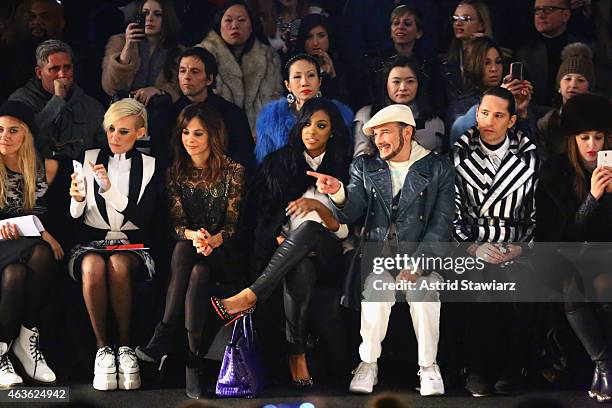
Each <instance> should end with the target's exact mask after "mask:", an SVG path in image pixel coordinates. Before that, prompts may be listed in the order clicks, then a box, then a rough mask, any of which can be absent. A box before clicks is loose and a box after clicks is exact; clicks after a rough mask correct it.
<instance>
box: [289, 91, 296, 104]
mask: <svg viewBox="0 0 612 408" xmlns="http://www.w3.org/2000/svg"><path fill="white" fill-rule="evenodd" d="M287 103H288V104H289V105H293V104H294V103H295V95H294V94H293V93H292V92H289V93H288V94H287Z"/></svg>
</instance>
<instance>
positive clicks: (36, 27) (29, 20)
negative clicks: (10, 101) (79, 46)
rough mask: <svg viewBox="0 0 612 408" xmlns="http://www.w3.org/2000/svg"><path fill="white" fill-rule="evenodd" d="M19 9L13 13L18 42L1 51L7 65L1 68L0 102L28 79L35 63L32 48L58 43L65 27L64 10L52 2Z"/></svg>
mask: <svg viewBox="0 0 612 408" xmlns="http://www.w3.org/2000/svg"><path fill="white" fill-rule="evenodd" d="M21 7H23V8H22V9H21V10H20V9H19V8H18V11H17V20H18V21H20V26H19V27H18V29H19V30H18V31H19V32H20V33H19V36H18V41H17V42H16V43H14V44H10V45H9V46H8V47H7V48H6V49H4V50H3V56H6V57H7V58H6V61H11V63H10V64H5V66H4V67H3V70H5V74H4V75H3V78H4V79H5V81H3V84H2V86H1V87H0V100H5V99H6V98H7V97H8V96H9V95H10V94H11V93H12V92H13V91H14V90H15V89H17V88H19V87H20V86H22V85H23V84H25V83H26V81H27V80H28V79H30V74H31V72H32V71H30V70H31V67H33V66H34V65H35V64H36V59H35V51H36V47H38V45H39V44H40V43H41V42H43V41H45V40H48V39H56V40H61V39H62V37H63V31H64V26H65V24H66V22H65V20H64V8H63V6H62V5H61V3H58V2H56V1H54V0H33V1H29V2H25V3H24V4H23V5H22V6H21ZM20 14H21V16H19V15H20Z"/></svg>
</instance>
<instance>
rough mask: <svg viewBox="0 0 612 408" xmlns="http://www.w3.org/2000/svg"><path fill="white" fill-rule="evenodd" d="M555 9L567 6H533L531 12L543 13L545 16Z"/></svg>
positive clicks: (564, 8)
mask: <svg viewBox="0 0 612 408" xmlns="http://www.w3.org/2000/svg"><path fill="white" fill-rule="evenodd" d="M557 10H567V7H557V6H544V7H534V9H533V14H536V15H537V14H540V13H543V14H544V15H545V16H547V15H549V14H551V13H552V12H555V11H557Z"/></svg>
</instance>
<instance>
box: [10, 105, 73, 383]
mask: <svg viewBox="0 0 612 408" xmlns="http://www.w3.org/2000/svg"><path fill="white" fill-rule="evenodd" d="M34 131H35V125H34V113H33V112H32V111H31V110H30V109H29V108H28V107H27V106H26V105H24V104H22V103H20V102H15V101H7V102H5V103H4V104H2V106H0V279H1V283H0V294H1V295H0V388H6V387H11V386H13V385H20V384H22V383H23V379H22V378H21V377H20V376H19V375H17V374H16V373H15V370H14V368H13V365H12V364H11V360H10V359H9V354H8V349H9V346H8V345H9V344H11V341H12V345H11V349H12V353H13V355H14V356H15V357H17V359H16V360H14V362H15V363H18V364H19V365H21V367H22V368H23V370H22V372H24V373H25V374H26V375H27V377H28V379H29V380H31V381H34V382H37V383H39V384H43V385H44V384H46V385H48V384H51V383H54V382H55V374H54V373H53V371H52V370H51V369H50V368H49V366H47V363H46V362H45V358H44V356H43V355H42V354H41V352H40V348H39V343H38V338H39V333H38V329H37V328H36V325H37V324H38V316H39V314H40V309H41V307H42V305H43V304H44V301H45V298H46V296H45V293H46V292H47V291H48V288H49V286H50V284H51V281H52V279H53V273H54V269H53V268H54V265H55V259H61V258H62V257H63V256H64V253H63V251H62V247H61V246H60V245H59V244H58V243H57V241H56V240H55V239H54V238H53V237H52V236H51V234H49V233H48V232H47V231H45V230H44V225H45V222H44V221H45V219H44V217H43V215H44V213H45V212H46V209H47V208H46V205H45V203H44V196H45V193H46V192H47V190H48V188H49V184H51V183H52V182H53V179H54V178H55V175H56V173H57V168H58V166H57V162H56V161H55V160H45V161H44V162H43V161H41V160H39V159H38V158H37V157H36V151H35V149H34V137H33V132H34ZM27 215H35V216H36V217H39V220H40V221H41V224H42V225H41V226H39V227H40V228H39V232H40V233H41V237H40V238H35V239H33V238H27V237H24V236H23V235H22V233H23V231H21V229H20V228H18V227H17V225H16V224H15V222H13V221H14V220H11V219H13V218H15V217H22V216H27ZM41 229H42V231H41ZM54 258H55V259H54Z"/></svg>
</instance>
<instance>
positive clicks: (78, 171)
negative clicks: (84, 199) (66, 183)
mask: <svg viewBox="0 0 612 408" xmlns="http://www.w3.org/2000/svg"><path fill="white" fill-rule="evenodd" d="M72 168H73V169H74V172H75V173H76V175H77V181H78V182H80V183H81V187H80V188H79V192H80V193H81V194H82V195H85V177H83V165H82V164H81V163H80V162H78V161H76V160H73V161H72Z"/></svg>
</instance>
